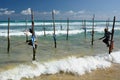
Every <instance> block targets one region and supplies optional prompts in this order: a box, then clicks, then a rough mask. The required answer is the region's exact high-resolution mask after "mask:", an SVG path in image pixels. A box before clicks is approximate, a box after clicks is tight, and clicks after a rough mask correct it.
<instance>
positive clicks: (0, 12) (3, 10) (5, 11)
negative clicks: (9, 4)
mask: <svg viewBox="0 0 120 80" xmlns="http://www.w3.org/2000/svg"><path fill="white" fill-rule="evenodd" d="M13 13H15V11H14V10H8V8H0V15H11V14H13Z"/></svg>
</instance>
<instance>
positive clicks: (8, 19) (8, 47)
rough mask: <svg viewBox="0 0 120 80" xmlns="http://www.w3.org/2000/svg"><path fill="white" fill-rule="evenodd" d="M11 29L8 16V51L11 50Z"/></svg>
mask: <svg viewBox="0 0 120 80" xmlns="http://www.w3.org/2000/svg"><path fill="white" fill-rule="evenodd" d="M9 29H10V18H8V37H7V38H8V47H7V52H8V53H9V52H10V37H9Z"/></svg>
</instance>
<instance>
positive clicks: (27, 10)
mask: <svg viewBox="0 0 120 80" xmlns="http://www.w3.org/2000/svg"><path fill="white" fill-rule="evenodd" d="M21 14H23V15H30V14H31V8H28V9H26V10H23V11H21Z"/></svg>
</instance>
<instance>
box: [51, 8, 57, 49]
mask: <svg viewBox="0 0 120 80" xmlns="http://www.w3.org/2000/svg"><path fill="white" fill-rule="evenodd" d="M52 19H53V31H54V33H53V39H54V47H55V48H57V42H56V34H55V19H54V10H53V11H52Z"/></svg>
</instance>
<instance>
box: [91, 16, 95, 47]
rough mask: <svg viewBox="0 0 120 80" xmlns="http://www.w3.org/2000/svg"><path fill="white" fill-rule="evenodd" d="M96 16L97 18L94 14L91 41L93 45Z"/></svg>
mask: <svg viewBox="0 0 120 80" xmlns="http://www.w3.org/2000/svg"><path fill="white" fill-rule="evenodd" d="M94 18H95V15H93V19H92V21H93V25H92V41H91V45H92V46H93V41H94Z"/></svg>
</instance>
